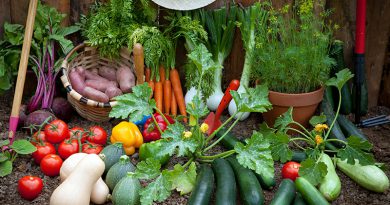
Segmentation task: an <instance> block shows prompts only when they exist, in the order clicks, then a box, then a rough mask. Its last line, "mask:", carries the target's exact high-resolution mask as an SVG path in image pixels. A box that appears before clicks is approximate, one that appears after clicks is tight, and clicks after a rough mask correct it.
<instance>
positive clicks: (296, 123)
mask: <svg viewBox="0 0 390 205" xmlns="http://www.w3.org/2000/svg"><path fill="white" fill-rule="evenodd" d="M292 123H293V124H295V125H298V126H299V127H300V128H302V130H304V131H305V132H306V133H307V134H309V135H311V133H310V132H309V131H308V130H307V129H306V128H305V127H304V126H302V125H301V124H299V123H298V122H295V121H292Z"/></svg>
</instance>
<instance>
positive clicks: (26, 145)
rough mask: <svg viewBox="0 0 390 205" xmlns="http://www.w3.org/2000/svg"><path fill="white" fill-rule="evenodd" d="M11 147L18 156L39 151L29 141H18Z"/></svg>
mask: <svg viewBox="0 0 390 205" xmlns="http://www.w3.org/2000/svg"><path fill="white" fill-rule="evenodd" d="M10 147H11V148H12V149H13V150H14V151H15V152H16V153H18V154H31V153H33V152H35V151H37V148H36V147H35V146H34V145H32V144H31V142H29V141H27V140H16V141H14V143H12V145H11V146H10Z"/></svg>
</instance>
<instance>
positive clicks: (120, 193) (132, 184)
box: [112, 175, 142, 205]
mask: <svg viewBox="0 0 390 205" xmlns="http://www.w3.org/2000/svg"><path fill="white" fill-rule="evenodd" d="M141 188H142V187H141V184H140V183H139V180H138V179H136V178H134V177H132V176H131V175H127V176H125V177H123V178H122V179H121V180H120V181H119V182H118V184H117V185H116V186H115V188H114V191H113V192H112V202H113V204H115V205H138V204H140V195H139V192H140V190H141Z"/></svg>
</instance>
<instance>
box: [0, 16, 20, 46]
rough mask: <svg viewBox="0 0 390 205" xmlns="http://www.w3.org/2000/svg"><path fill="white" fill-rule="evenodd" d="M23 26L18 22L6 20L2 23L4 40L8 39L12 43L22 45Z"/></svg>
mask: <svg viewBox="0 0 390 205" xmlns="http://www.w3.org/2000/svg"><path fill="white" fill-rule="evenodd" d="M23 31H24V28H23V26H22V25H19V24H10V23H8V22H5V23H4V40H5V41H8V42H9V43H10V44H12V45H16V46H18V45H22V44H23V37H24V35H23V33H24V32H23Z"/></svg>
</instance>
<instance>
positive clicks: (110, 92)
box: [104, 87, 123, 99]
mask: <svg viewBox="0 0 390 205" xmlns="http://www.w3.org/2000/svg"><path fill="white" fill-rule="evenodd" d="M104 93H105V94H106V95H107V96H108V98H110V99H112V98H114V97H116V96H118V95H122V94H123V93H122V91H121V89H119V88H117V87H108V88H107V89H106V92H104Z"/></svg>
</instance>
